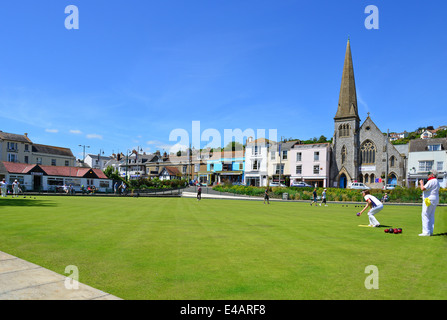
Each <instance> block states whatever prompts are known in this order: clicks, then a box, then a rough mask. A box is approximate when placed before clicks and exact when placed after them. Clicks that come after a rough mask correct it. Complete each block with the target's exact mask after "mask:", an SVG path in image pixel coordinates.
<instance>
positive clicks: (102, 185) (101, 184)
mask: <svg viewBox="0 0 447 320" xmlns="http://www.w3.org/2000/svg"><path fill="white" fill-rule="evenodd" d="M99 187H100V188H109V187H110V184H109V181H105V180H100V181H99Z"/></svg>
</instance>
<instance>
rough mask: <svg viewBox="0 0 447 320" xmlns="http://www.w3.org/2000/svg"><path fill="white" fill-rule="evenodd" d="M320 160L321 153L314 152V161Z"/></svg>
mask: <svg viewBox="0 0 447 320" xmlns="http://www.w3.org/2000/svg"><path fill="white" fill-rule="evenodd" d="M319 160H320V152H319V151H315V152H314V161H319Z"/></svg>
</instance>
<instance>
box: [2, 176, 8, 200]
mask: <svg viewBox="0 0 447 320" xmlns="http://www.w3.org/2000/svg"><path fill="white" fill-rule="evenodd" d="M0 188H1V189H2V197H3V198H4V197H6V189H7V188H8V183H7V182H6V180H5V178H3V180H2V181H1V182H0Z"/></svg>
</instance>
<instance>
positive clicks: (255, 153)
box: [252, 146, 261, 156]
mask: <svg viewBox="0 0 447 320" xmlns="http://www.w3.org/2000/svg"><path fill="white" fill-rule="evenodd" d="M252 153H253V155H254V156H257V155H258V154H260V153H261V152H260V150H259V148H258V146H254V147H253V149H252Z"/></svg>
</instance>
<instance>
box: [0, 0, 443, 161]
mask: <svg viewBox="0 0 447 320" xmlns="http://www.w3.org/2000/svg"><path fill="white" fill-rule="evenodd" d="M371 4H372V5H375V6H377V8H378V9H379V29H378V30H367V29H366V28H365V26H364V21H365V19H366V18H367V16H368V14H365V12H364V11H365V7H366V6H367V5H371ZM68 5H76V6H77V7H78V9H79V29H78V30H67V29H66V28H65V25H64V21H65V18H66V17H67V16H68V15H67V14H66V13H65V7H66V6H68ZM446 16H447V3H446V2H445V1H442V0H434V1H429V2H424V1H383V0H369V1H361V0H337V1H330V0H327V1H326V0H325V1H322V0H318V1H294V0H281V1H273V0H271V1H270V0H269V1H261V0H256V1H255V0H246V1H244V0H237V1H236V0H225V1H220V0H219V1H218V0H188V1H187V0H184V1H178V0H175V1H174V0H163V1H152V0H132V1H117V0H107V1H104V0H95V1H91V0H88V1H87V0H83V1H76V0H66V1H65V0H45V1H31V0H27V1H24V0H17V1H9V2H5V1H4V2H3V3H2V4H1V5H0V41H1V50H0V130H2V131H5V132H11V133H25V132H27V133H28V135H29V137H30V138H31V140H32V141H33V142H35V143H42V144H49V145H55V146H65V147H69V148H71V149H72V151H73V153H74V154H75V155H76V156H77V157H80V156H82V148H81V147H79V145H88V146H90V148H88V149H87V150H86V151H87V152H91V153H98V152H99V151H100V150H103V151H104V152H105V154H110V153H112V152H117V151H121V152H126V150H127V149H133V148H136V147H140V148H141V149H143V150H144V151H146V152H154V151H156V150H158V149H161V150H163V149H165V150H168V148H169V146H171V145H174V144H175V143H176V141H169V136H170V133H171V132H172V131H173V130H174V129H184V130H186V131H187V132H191V130H192V128H191V127H192V122H193V121H200V129H201V132H203V131H204V130H206V129H215V130H217V131H218V132H220V133H221V135H222V143H223V136H224V129H233V130H234V129H238V128H239V129H241V130H242V131H244V130H246V129H253V130H255V131H256V130H257V129H264V130H266V131H267V132H268V130H269V129H276V130H277V135H278V137H280V136H284V137H287V138H289V137H293V138H299V139H309V138H312V137H319V136H320V135H325V136H326V137H331V136H332V134H333V130H334V125H333V117H334V116H335V113H336V108H337V103H338V97H339V89H340V81H341V76H342V69H343V60H344V55H345V49H346V41H347V39H348V36H349V37H350V39H351V49H352V54H353V61H354V72H355V77H356V86H357V96H358V106H359V112H360V118H361V120H364V119H365V118H366V116H367V112H371V118H372V119H373V121H374V122H375V123H376V124H377V125H378V127H379V128H380V129H381V130H382V131H384V132H385V131H386V130H387V129H389V130H390V131H397V132H399V131H403V130H407V131H411V130H414V129H416V128H418V127H419V126H428V125H433V126H435V127H437V126H440V125H446V124H447V116H446V114H447V113H446V111H445V110H446V107H447V90H446V80H445V75H446V74H447V58H446V57H447V36H446V34H447V24H446V22H445V21H446ZM267 137H268V136H267ZM191 138H192V137H191ZM206 144H207V141H203V142H202V147H203V146H204V145H206Z"/></svg>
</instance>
